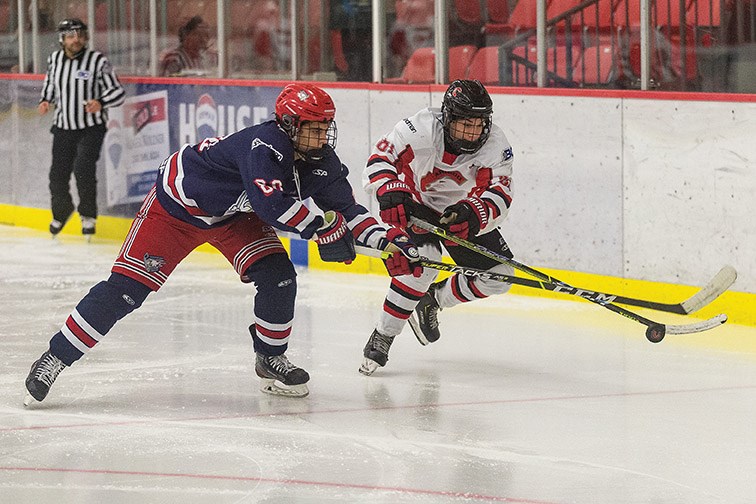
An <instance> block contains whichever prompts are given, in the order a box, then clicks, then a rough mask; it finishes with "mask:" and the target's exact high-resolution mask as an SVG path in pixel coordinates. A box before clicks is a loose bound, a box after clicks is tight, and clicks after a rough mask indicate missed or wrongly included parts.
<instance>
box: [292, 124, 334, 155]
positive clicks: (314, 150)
mask: <svg viewBox="0 0 756 504" xmlns="http://www.w3.org/2000/svg"><path fill="white" fill-rule="evenodd" d="M309 122H316V121H301V122H300V125H299V126H300V127H298V128H297V135H296V138H294V139H293V141H294V150H295V151H297V152H298V153H299V154H300V155H301V156H302V157H303V158H304V159H305V161H307V162H308V163H316V162H318V161H321V160H322V159H323V158H324V157H325V156H326V155H327V154H328V151H330V150H333V149H335V148H336V138H337V137H338V129H337V128H336V121H333V120H331V121H327V124H328V128H327V129H326V134H325V140H326V141H325V143H324V144H321V145H320V146H319V147H309V148H302V147H301V146H309V145H312V144H313V143H314V142H318V141H319V140H318V136H319V134H318V133H317V129H316V128H302V127H301V126H302V125H304V124H306V123H309Z"/></svg>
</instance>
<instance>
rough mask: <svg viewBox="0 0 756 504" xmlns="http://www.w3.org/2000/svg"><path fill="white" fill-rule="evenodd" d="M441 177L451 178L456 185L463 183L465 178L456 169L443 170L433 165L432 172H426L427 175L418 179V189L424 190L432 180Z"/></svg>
mask: <svg viewBox="0 0 756 504" xmlns="http://www.w3.org/2000/svg"><path fill="white" fill-rule="evenodd" d="M443 178H449V179H452V180H453V181H454V182H456V183H457V185H462V184H464V183H465V180H466V179H465V177H464V175H462V174H461V173H459V172H458V171H444V170H442V169H440V168H438V167H436V166H434V167H433V171H432V172H430V173H428V174H427V175H425V176H423V178H422V179H420V189H422V190H423V191H425V190H426V189H427V188H428V186H429V185H431V184H432V183H433V182H435V181H437V180H440V179H443Z"/></svg>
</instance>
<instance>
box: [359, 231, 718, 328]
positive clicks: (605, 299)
mask: <svg viewBox="0 0 756 504" xmlns="http://www.w3.org/2000/svg"><path fill="white" fill-rule="evenodd" d="M372 250H375V249H369V248H367V247H360V246H357V252H358V253H360V254H362V255H368V256H372V257H381V258H383V259H387V258H388V257H389V255H390V254H389V253H388V252H385V253H381V251H380V250H378V251H375V252H371V251H372ZM420 264H421V265H422V266H423V267H425V268H432V269H437V270H440V271H447V272H449V273H461V274H463V275H467V276H473V277H478V278H490V279H492V280H495V281H497V282H504V283H508V284H513V285H522V286H523V287H530V288H532V289H541V290H547V291H553V292H561V293H562V294H569V295H573V296H578V297H582V298H585V299H590V300H592V301H596V302H598V303H601V304H605V303H621V304H630V305H635V306H641V307H645V308H650V309H653V310H657V311H666V312H670V313H677V314H679V315H687V314H688V313H690V312H686V311H683V308H682V306H681V305H682V304H685V303H689V302H690V301H691V300H693V298H699V297H701V293H703V292H704V291H706V290H707V289H711V284H712V283H713V281H712V282H710V285H707V286H706V287H704V288H703V289H702V290H701V291H699V292H698V293H697V294H696V295H695V296H693V297H692V298H690V299H689V300H687V301H684V302H683V303H678V304H667V303H658V302H656V301H646V300H643V299H635V298H627V297H624V296H618V295H615V294H605V293H603V292H596V291H591V290H587V289H579V288H577V287H572V286H569V285H566V284H564V283H560V282H547V281H544V280H534V279H532V278H522V277H517V276H512V275H504V274H502V273H495V272H492V271H488V270H482V269H477V268H470V267H466V266H458V265H452V264H447V263H442V262H438V261H431V260H430V259H427V258H422V260H421V261H420ZM722 272H724V268H723V269H722V271H720V274H721V273H722ZM701 306H704V305H701Z"/></svg>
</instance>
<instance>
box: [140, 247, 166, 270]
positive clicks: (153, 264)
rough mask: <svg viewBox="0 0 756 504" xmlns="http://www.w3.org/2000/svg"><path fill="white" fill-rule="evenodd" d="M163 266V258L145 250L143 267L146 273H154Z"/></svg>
mask: <svg viewBox="0 0 756 504" xmlns="http://www.w3.org/2000/svg"><path fill="white" fill-rule="evenodd" d="M163 266H165V259H163V258H162V257H160V256H153V255H150V254H148V253H146V252H145V254H144V269H145V270H147V273H156V272H158V271H160V268H162V267H163Z"/></svg>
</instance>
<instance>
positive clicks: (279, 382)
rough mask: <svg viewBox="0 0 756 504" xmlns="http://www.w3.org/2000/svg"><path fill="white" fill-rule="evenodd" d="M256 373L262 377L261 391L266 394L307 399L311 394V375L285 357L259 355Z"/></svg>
mask: <svg viewBox="0 0 756 504" xmlns="http://www.w3.org/2000/svg"><path fill="white" fill-rule="evenodd" d="M255 372H256V373H257V376H259V377H260V390H262V391H263V392H265V393H266V394H273V395H280V396H287V397H305V396H306V395H307V394H309V393H310V390H309V389H308V388H307V382H308V381H310V375H309V374H308V373H307V371H305V370H304V369H302V368H298V367H297V366H295V365H294V364H292V363H291V362H289V359H287V358H286V356H285V355H263V354H260V353H258V354H257V361H256V363H255Z"/></svg>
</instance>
